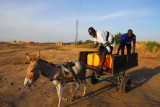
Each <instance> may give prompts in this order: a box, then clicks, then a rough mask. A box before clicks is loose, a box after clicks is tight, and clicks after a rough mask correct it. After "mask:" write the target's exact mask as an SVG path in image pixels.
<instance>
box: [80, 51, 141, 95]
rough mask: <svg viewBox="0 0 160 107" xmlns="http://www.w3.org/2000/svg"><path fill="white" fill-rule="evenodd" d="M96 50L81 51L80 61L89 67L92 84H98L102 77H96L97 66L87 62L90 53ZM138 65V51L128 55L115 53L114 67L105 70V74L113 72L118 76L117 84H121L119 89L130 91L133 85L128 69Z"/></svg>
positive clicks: (113, 74) (123, 91)
mask: <svg viewBox="0 0 160 107" xmlns="http://www.w3.org/2000/svg"><path fill="white" fill-rule="evenodd" d="M95 52H96V51H81V52H80V53H79V61H81V62H83V63H84V64H85V65H86V67H87V69H89V76H88V77H86V78H89V81H90V82H91V84H96V83H98V81H99V80H100V79H101V78H100V77H96V76H95V73H96V71H97V67H95V66H91V65H88V64H87V55H88V54H89V53H95ZM136 66H138V53H135V54H127V55H115V56H114V58H112V67H111V68H107V69H105V70H103V74H102V75H101V76H103V75H108V74H111V75H112V76H115V77H116V78H117V80H116V82H115V83H116V84H117V85H118V86H119V91H120V92H122V93H125V92H126V91H129V89H130V87H131V79H130V78H129V77H128V76H126V75H125V73H126V71H127V70H128V69H130V68H133V67H136Z"/></svg>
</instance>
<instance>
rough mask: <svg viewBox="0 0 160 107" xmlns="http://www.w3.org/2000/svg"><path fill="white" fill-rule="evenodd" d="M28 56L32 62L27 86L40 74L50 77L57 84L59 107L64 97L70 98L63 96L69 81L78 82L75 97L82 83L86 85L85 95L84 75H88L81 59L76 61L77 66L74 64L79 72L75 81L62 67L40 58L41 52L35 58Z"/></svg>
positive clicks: (27, 76)
mask: <svg viewBox="0 0 160 107" xmlns="http://www.w3.org/2000/svg"><path fill="white" fill-rule="evenodd" d="M26 58H27V60H28V61H29V62H30V64H29V66H28V69H27V75H26V78H25V80H24V86H25V87H31V85H32V84H33V83H34V82H35V81H36V80H37V79H38V78H39V77H40V75H43V76H44V77H46V78H48V79H49V80H50V81H51V82H52V84H53V85H54V86H56V89H57V94H58V98H59V103H58V107H60V106H61V100H62V99H63V100H68V99H67V98H65V97H63V96H62V91H63V87H64V85H65V84H66V83H67V81H71V80H72V82H75V83H76V89H75V90H74V94H73V98H75V97H76V92H77V90H78V88H79V85H80V83H82V84H83V85H84V93H83V96H85V93H86V87H87V82H86V81H85V79H84V77H85V76H86V67H85V65H84V64H83V63H81V62H79V61H75V62H74V64H75V66H73V67H74V69H73V70H75V69H76V71H77V72H75V73H76V76H77V78H78V81H75V80H74V77H73V76H72V75H65V70H64V69H62V68H61V67H59V66H56V65H54V64H52V63H48V62H47V61H45V60H42V59H40V52H39V53H38V55H37V57H36V58H34V59H31V58H30V56H29V55H28V54H26Z"/></svg>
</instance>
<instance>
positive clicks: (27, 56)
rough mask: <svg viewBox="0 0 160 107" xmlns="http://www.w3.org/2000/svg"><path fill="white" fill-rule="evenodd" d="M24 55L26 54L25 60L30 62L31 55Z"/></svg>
mask: <svg viewBox="0 0 160 107" xmlns="http://www.w3.org/2000/svg"><path fill="white" fill-rule="evenodd" d="M25 55H26V58H27V60H28V61H29V62H30V61H31V60H32V59H31V57H30V56H29V55H28V54H27V53H25Z"/></svg>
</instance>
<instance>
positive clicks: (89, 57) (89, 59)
mask: <svg viewBox="0 0 160 107" xmlns="http://www.w3.org/2000/svg"><path fill="white" fill-rule="evenodd" d="M87 64H88V65H94V53H89V54H88V55H87Z"/></svg>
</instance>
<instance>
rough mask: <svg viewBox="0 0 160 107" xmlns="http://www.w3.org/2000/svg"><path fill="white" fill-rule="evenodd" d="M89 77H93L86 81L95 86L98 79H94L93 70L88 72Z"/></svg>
mask: <svg viewBox="0 0 160 107" xmlns="http://www.w3.org/2000/svg"><path fill="white" fill-rule="evenodd" d="M89 76H93V77H91V78H89V79H88V80H89V82H91V84H96V83H97V82H98V79H96V78H95V72H94V71H93V70H90V72H89Z"/></svg>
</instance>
